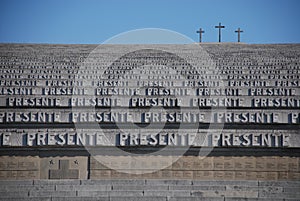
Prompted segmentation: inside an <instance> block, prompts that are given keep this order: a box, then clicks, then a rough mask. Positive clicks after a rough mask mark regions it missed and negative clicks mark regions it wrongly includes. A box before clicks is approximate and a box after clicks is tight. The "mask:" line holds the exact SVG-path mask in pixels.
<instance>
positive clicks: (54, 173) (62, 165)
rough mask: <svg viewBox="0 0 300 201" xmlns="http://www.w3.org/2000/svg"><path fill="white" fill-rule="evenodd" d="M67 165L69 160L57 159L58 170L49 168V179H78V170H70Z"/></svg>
mask: <svg viewBox="0 0 300 201" xmlns="http://www.w3.org/2000/svg"><path fill="white" fill-rule="evenodd" d="M69 167H70V164H69V160H59V168H58V170H49V179H78V177H79V170H72V169H69Z"/></svg>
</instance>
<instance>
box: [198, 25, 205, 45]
mask: <svg viewBox="0 0 300 201" xmlns="http://www.w3.org/2000/svg"><path fill="white" fill-rule="evenodd" d="M197 33H198V34H199V43H201V42H202V34H203V33H204V31H203V30H202V28H200V29H199V31H197Z"/></svg>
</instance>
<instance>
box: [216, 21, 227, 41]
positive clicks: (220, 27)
mask: <svg viewBox="0 0 300 201" xmlns="http://www.w3.org/2000/svg"><path fill="white" fill-rule="evenodd" d="M215 28H218V29H219V43H220V42H221V29H223V28H225V26H222V25H221V22H220V23H219V26H215Z"/></svg>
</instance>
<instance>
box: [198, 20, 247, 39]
mask: <svg viewBox="0 0 300 201" xmlns="http://www.w3.org/2000/svg"><path fill="white" fill-rule="evenodd" d="M215 28H217V29H219V43H221V30H222V29H224V28H225V26H224V25H222V24H221V22H220V23H219V25H218V26H215ZM234 32H235V33H238V42H240V41H241V36H240V34H241V33H242V32H244V31H243V30H241V29H240V28H238V29H237V30H236V31H234ZM196 33H198V34H199V43H201V42H202V34H203V33H204V30H203V29H202V28H200V29H199V30H197V31H196Z"/></svg>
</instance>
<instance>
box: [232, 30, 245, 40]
mask: <svg viewBox="0 0 300 201" xmlns="http://www.w3.org/2000/svg"><path fill="white" fill-rule="evenodd" d="M234 32H235V33H238V43H239V42H240V41H241V40H240V39H241V36H240V35H241V33H243V32H244V31H243V30H241V29H240V28H238V30H236V31H234Z"/></svg>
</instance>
